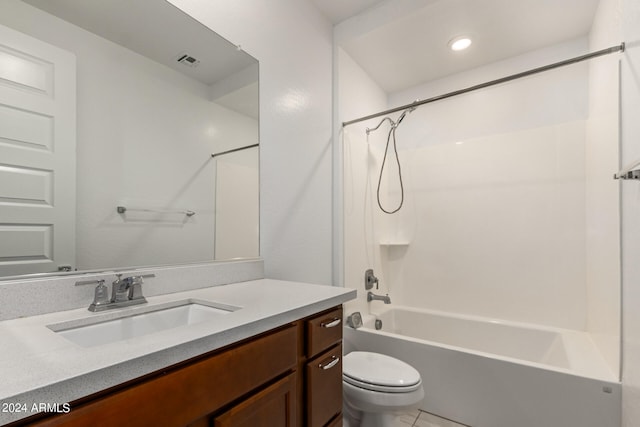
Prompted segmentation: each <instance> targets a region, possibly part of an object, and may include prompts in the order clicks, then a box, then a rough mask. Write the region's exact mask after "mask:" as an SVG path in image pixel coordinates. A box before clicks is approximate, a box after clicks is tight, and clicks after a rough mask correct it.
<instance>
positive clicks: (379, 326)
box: [376, 319, 382, 331]
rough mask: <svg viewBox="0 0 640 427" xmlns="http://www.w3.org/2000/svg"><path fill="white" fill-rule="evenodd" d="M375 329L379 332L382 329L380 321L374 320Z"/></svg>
mask: <svg viewBox="0 0 640 427" xmlns="http://www.w3.org/2000/svg"><path fill="white" fill-rule="evenodd" d="M376 329H377V330H378V331H379V330H380V329H382V320H380V319H376Z"/></svg>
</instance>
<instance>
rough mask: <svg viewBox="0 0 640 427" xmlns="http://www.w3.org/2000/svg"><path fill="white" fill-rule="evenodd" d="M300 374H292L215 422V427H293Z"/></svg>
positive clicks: (217, 418)
mask: <svg viewBox="0 0 640 427" xmlns="http://www.w3.org/2000/svg"><path fill="white" fill-rule="evenodd" d="M295 398H296V374H295V373H292V374H290V375H288V376H286V377H285V378H283V379H281V380H280V381H278V382H276V383H275V384H273V385H271V386H269V387H267V388H266V389H264V390H262V391H261V392H259V393H257V394H255V395H254V396H252V397H250V398H248V399H247V400H245V401H243V402H242V403H240V404H238V405H237V406H234V407H233V408H231V409H230V410H229V411H227V412H225V413H224V414H222V415H220V416H218V417H216V418H215V419H214V426H215V427H293V426H295V420H296V413H295V411H296V404H295Z"/></svg>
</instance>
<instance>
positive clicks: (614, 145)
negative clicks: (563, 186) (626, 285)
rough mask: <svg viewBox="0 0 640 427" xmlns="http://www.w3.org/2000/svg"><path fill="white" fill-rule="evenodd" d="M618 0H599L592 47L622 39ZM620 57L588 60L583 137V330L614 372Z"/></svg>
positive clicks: (617, 341) (616, 354) (617, 337)
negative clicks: (616, 173) (584, 284)
mask: <svg viewBox="0 0 640 427" xmlns="http://www.w3.org/2000/svg"><path fill="white" fill-rule="evenodd" d="M619 3H620V2H619V0H601V1H600V3H599V5H598V6H599V7H598V9H597V11H596V15H595V17H594V22H593V25H592V27H591V32H590V36H589V49H590V50H591V51H596V50H599V49H604V48H608V47H610V46H613V45H616V44H619V43H620V41H621V40H622V34H621V32H622V31H621V26H620V15H619V13H620V7H619ZM621 60H622V56H621V55H613V56H606V57H602V58H598V59H593V60H591V61H589V119H588V121H587V140H586V174H585V177H586V182H585V184H586V193H585V195H586V227H587V232H586V249H587V252H586V267H587V272H586V273H587V274H586V278H587V283H586V285H587V296H588V298H587V330H588V331H589V332H590V333H591V337H592V339H593V341H594V343H596V345H597V346H598V348H599V349H600V352H601V354H602V355H603V356H604V357H605V358H606V360H607V362H608V364H609V366H611V367H612V368H613V370H614V373H615V374H618V375H619V373H620V291H621V286H620V209H619V208H618V207H619V206H620V197H619V193H620V190H619V185H620V184H619V182H618V181H616V180H614V179H611V173H612V171H617V170H618V157H619V149H618V146H619V133H620V132H619V126H620V121H619V113H620V112H619V102H620V79H619V66H620V61H621Z"/></svg>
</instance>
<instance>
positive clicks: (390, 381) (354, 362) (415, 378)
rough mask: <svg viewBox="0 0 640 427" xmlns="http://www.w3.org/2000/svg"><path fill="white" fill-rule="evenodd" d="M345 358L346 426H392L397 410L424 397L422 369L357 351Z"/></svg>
mask: <svg viewBox="0 0 640 427" xmlns="http://www.w3.org/2000/svg"><path fill="white" fill-rule="evenodd" d="M342 362H343V363H342V370H343V373H342V388H343V392H344V416H345V419H346V422H345V425H346V426H349V427H390V426H391V423H392V420H393V418H394V413H395V412H397V411H400V410H404V409H407V408H411V407H413V406H415V405H416V404H418V403H419V402H420V401H421V400H422V399H423V398H424V389H423V387H422V379H421V378H420V373H419V372H418V371H417V370H416V369H415V368H413V367H412V366H411V365H408V364H407V363H405V362H403V361H401V360H398V359H395V358H393V357H390V356H386V355H384V354H378V353H370V352H365V351H354V352H351V353H349V354H347V355H346V356H344V358H343V359H342Z"/></svg>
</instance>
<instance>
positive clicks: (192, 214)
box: [116, 206, 196, 217]
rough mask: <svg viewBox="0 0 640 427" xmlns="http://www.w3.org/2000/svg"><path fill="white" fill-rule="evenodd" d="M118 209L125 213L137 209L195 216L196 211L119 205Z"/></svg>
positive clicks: (138, 210)
mask: <svg viewBox="0 0 640 427" xmlns="http://www.w3.org/2000/svg"><path fill="white" fill-rule="evenodd" d="M116 211H117V212H118V213H119V214H123V213H125V212H127V211H136V212H153V213H163V214H183V215H186V216H189V217H191V216H194V215H195V214H196V213H195V212H194V211H190V210H166V209H148V208H127V207H125V206H117V207H116Z"/></svg>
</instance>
